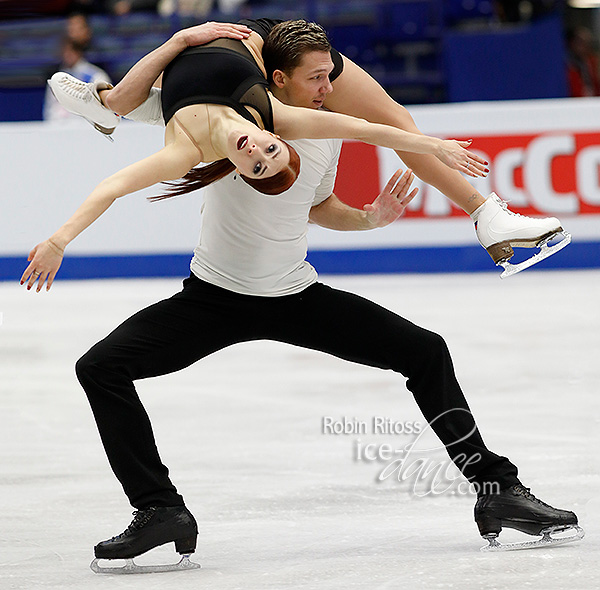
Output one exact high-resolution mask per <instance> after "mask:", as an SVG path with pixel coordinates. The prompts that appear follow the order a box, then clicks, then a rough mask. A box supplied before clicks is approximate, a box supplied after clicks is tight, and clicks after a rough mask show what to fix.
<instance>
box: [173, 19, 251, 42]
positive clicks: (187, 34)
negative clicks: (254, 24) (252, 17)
mask: <svg viewBox="0 0 600 590" xmlns="http://www.w3.org/2000/svg"><path fill="white" fill-rule="evenodd" d="M250 33H252V30H251V29H249V28H248V27H246V26H245V25H236V24H232V23H215V22H207V23H204V24H202V25H196V26H195V27H190V28H189V29H183V30H181V31H179V32H177V33H175V34H176V35H178V36H180V37H181V38H182V39H183V40H184V41H185V44H186V45H187V46H188V47H195V46H196V45H204V44H205V43H210V42H211V41H214V40H215V39H220V38H222V37H227V38H229V39H238V40H240V41H241V40H242V39H247V38H248V37H249V36H250Z"/></svg>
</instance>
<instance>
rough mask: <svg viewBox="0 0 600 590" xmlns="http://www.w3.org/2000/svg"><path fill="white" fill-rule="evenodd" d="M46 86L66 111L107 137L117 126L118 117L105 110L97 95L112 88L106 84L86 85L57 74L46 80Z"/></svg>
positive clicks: (64, 74) (62, 74) (69, 76)
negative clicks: (80, 118)
mask: <svg viewBox="0 0 600 590" xmlns="http://www.w3.org/2000/svg"><path fill="white" fill-rule="evenodd" d="M48 86H50V89H51V90H52V93H53V94H54V96H55V97H56V100H58V102H59V103H60V104H61V105H62V106H63V107H65V109H67V111H69V112H70V113H74V114H75V115H79V116H81V117H83V118H84V119H85V120H86V121H88V122H89V123H91V124H92V125H93V126H94V127H95V128H96V129H97V130H98V131H100V133H103V134H104V135H106V136H107V137H109V136H110V134H111V133H112V132H113V131H114V130H115V127H116V126H117V125H118V124H119V115H116V114H115V113H113V112H112V111H111V110H110V109H107V108H106V107H105V106H104V105H103V104H102V101H101V100H100V95H99V94H98V92H99V91H100V90H109V89H111V88H112V86H111V85H110V84H109V83H108V82H104V81H97V82H87V83H86V82H82V81H81V80H78V79H77V78H74V77H73V76H71V75H70V74H67V73H65V72H57V73H56V74H54V75H53V76H52V78H50V80H48ZM109 139H112V138H110V137H109Z"/></svg>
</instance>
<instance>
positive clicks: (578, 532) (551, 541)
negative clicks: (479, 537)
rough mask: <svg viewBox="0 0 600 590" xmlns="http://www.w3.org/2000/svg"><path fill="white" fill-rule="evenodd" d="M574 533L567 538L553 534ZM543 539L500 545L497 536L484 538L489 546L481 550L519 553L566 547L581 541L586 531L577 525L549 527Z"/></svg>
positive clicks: (544, 531)
mask: <svg viewBox="0 0 600 590" xmlns="http://www.w3.org/2000/svg"><path fill="white" fill-rule="evenodd" d="M567 531H573V533H574V534H572V535H569V536H566V537H553V536H552V533H557V532H567ZM542 535H543V536H542V538H541V539H536V540H535V541H523V542H521V543H506V544H502V543H499V542H498V540H497V538H496V537H497V535H495V534H493V535H489V536H486V537H484V538H485V539H486V541H488V543H489V545H486V546H485V547H482V548H481V551H518V550H520V549H535V548H536V547H550V546H551V545H564V544H565V543H573V542H574V541H581V539H583V537H584V536H585V531H584V530H583V529H582V528H581V527H579V526H577V525H575V526H569V527H567V528H566V529H565V528H563V527H549V528H547V529H544V530H543V531H542Z"/></svg>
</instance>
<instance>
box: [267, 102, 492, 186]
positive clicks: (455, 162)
mask: <svg viewBox="0 0 600 590" xmlns="http://www.w3.org/2000/svg"><path fill="white" fill-rule="evenodd" d="M270 98H271V103H272V105H273V120H274V126H275V131H276V133H278V134H279V135H281V137H282V138H283V139H326V138H339V139H356V140H358V141H362V142H364V143H370V144H372V145H379V146H382V147H387V148H391V149H395V150H402V151H406V152H414V153H417V154H433V155H434V156H436V157H437V158H439V159H440V160H441V161H442V162H443V163H444V164H446V165H447V166H449V167H450V168H455V169H457V170H460V171H462V172H466V173H468V174H471V175H473V174H475V175H476V176H485V174H486V167H485V160H484V159H483V158H481V157H479V156H478V155H476V154H474V153H472V152H469V151H468V150H467V149H466V148H467V147H468V146H469V145H470V142H469V141H456V140H443V139H439V138H437V137H430V136H427V135H421V134H416V133H410V132H409V131H404V130H403V129H398V128H397V127H392V126H390V125H381V124H379V123H369V122H368V121H366V120H364V119H357V118H355V117H351V116H349V115H343V114H341V113H332V112H329V111H321V110H314V109H306V108H301V107H292V106H289V105H285V104H283V103H282V102H280V101H279V100H277V99H276V98H275V97H273V96H270Z"/></svg>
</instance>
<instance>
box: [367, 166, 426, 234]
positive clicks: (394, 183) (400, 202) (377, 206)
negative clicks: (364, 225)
mask: <svg viewBox="0 0 600 590" xmlns="http://www.w3.org/2000/svg"><path fill="white" fill-rule="evenodd" d="M401 175H402V176H401ZM413 179H414V174H413V171H412V170H411V169H410V168H409V169H408V170H407V171H406V172H405V173H404V174H402V170H397V171H396V172H395V173H394V175H393V176H392V177H391V178H390V180H389V181H388V183H387V184H386V185H385V188H384V189H383V190H382V191H381V194H380V195H379V196H378V197H377V198H376V199H375V200H374V201H373V202H372V203H371V204H367V205H365V206H364V207H363V210H364V211H366V213H367V221H368V222H369V224H371V227H373V228H375V227H385V226H386V225H389V224H390V223H392V222H394V221H396V219H398V217H400V216H401V215H402V214H403V213H404V210H405V209H406V206H407V205H408V204H409V203H410V202H411V201H412V200H413V199H414V198H415V196H416V194H417V192H418V191H419V189H418V188H415V189H413V190H412V191H411V192H410V193H409V192H408V191H409V189H410V185H411V183H412V181H413Z"/></svg>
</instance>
